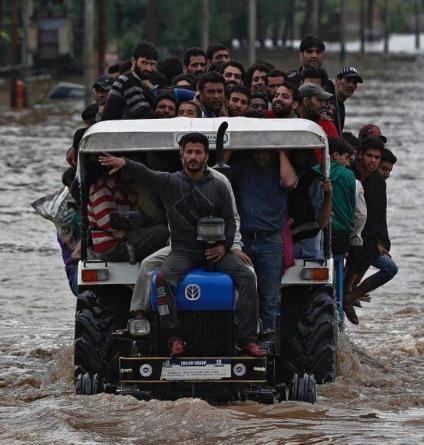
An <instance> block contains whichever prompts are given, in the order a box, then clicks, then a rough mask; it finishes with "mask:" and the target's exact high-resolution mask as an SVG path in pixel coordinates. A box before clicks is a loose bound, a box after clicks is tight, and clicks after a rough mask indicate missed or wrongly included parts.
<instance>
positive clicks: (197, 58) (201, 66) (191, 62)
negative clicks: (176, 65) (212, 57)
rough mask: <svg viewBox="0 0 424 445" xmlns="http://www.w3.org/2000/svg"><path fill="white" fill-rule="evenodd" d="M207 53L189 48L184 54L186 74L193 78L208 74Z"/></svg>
mask: <svg viewBox="0 0 424 445" xmlns="http://www.w3.org/2000/svg"><path fill="white" fill-rule="evenodd" d="M207 68H208V64H207V63H206V53H205V52H204V51H203V50H202V49H200V48H189V49H188V50H187V51H186V52H185V54H184V72H185V73H188V74H192V75H193V76H196V77H198V76H200V75H202V74H204V73H206V71H207Z"/></svg>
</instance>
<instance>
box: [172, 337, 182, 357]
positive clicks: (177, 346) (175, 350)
mask: <svg viewBox="0 0 424 445" xmlns="http://www.w3.org/2000/svg"><path fill="white" fill-rule="evenodd" d="M168 343H169V348H170V350H171V357H178V356H179V355H183V354H184V345H185V343H184V340H183V339H182V338H179V337H171V338H170V339H169V340H168Z"/></svg>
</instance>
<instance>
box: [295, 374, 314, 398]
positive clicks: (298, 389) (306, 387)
mask: <svg viewBox="0 0 424 445" xmlns="http://www.w3.org/2000/svg"><path fill="white" fill-rule="evenodd" d="M288 399H289V400H292V401H297V402H307V403H316V401H317V385H316V381H315V379H314V376H312V375H308V374H306V373H305V374H303V376H302V377H299V376H298V375H297V374H295V375H294V376H293V379H292V381H291V383H290V386H289V396H288Z"/></svg>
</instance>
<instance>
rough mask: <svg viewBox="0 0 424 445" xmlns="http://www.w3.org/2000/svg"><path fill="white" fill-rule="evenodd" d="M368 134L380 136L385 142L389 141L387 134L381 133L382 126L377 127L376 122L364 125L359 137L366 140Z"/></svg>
mask: <svg viewBox="0 0 424 445" xmlns="http://www.w3.org/2000/svg"><path fill="white" fill-rule="evenodd" d="M367 136H375V137H377V138H380V139H381V140H382V141H383V142H384V143H386V142H387V138H386V136H383V134H382V133H381V130H380V127H377V125H375V124H367V125H364V126H363V127H362V128H361V129H360V130H359V133H358V139H359V140H360V141H362V140H364V139H365V138H366V137H367Z"/></svg>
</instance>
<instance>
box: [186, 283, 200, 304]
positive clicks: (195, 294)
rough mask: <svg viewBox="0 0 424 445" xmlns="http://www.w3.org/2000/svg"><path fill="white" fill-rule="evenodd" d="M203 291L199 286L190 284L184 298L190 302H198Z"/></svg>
mask: <svg viewBox="0 0 424 445" xmlns="http://www.w3.org/2000/svg"><path fill="white" fill-rule="evenodd" d="M201 294H202V291H201V290H200V286H199V285H197V284H188V285H187V286H186V288H185V290H184V296H185V297H186V298H187V300H188V301H196V300H198V299H199V298H200V295H201Z"/></svg>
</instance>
